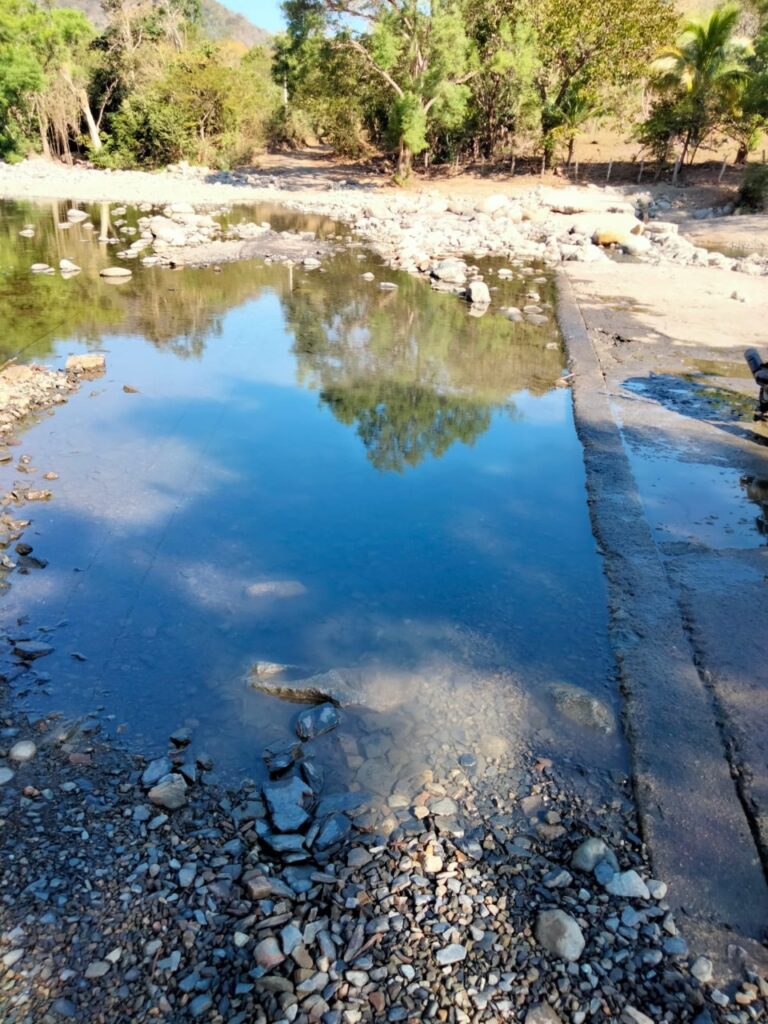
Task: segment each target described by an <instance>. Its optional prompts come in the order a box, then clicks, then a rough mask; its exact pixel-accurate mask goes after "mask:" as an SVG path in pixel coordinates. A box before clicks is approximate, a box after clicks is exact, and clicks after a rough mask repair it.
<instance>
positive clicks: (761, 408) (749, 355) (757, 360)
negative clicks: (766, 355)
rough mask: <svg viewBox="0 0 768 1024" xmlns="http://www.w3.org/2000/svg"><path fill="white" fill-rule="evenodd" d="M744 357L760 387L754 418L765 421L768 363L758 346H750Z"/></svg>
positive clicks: (766, 413) (767, 400)
mask: <svg viewBox="0 0 768 1024" xmlns="http://www.w3.org/2000/svg"><path fill="white" fill-rule="evenodd" d="M744 358H745V360H746V362H747V366H748V367H749V368H750V370H751V371H752V376H753V377H754V378H755V383H756V384H757V386H758V387H759V388H760V394H759V395H758V399H757V407H756V408H755V415H754V418H755V420H760V421H764V420H765V419H766V418H768V363H766V362H763V357H762V356H761V355H760V353H759V352H758V351H757V349H756V348H748V349H747V350H746V352H745V353H744Z"/></svg>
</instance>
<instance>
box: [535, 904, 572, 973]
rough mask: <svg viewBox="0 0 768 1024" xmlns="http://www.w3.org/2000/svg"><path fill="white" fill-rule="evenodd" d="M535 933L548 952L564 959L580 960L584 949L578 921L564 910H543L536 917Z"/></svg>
mask: <svg viewBox="0 0 768 1024" xmlns="http://www.w3.org/2000/svg"><path fill="white" fill-rule="evenodd" d="M535 935H536V941H537V942H538V943H540V945H542V946H543V947H544V948H545V949H546V950H547V952H549V953H552V954H553V955H554V956H559V957H560V958H561V959H563V960H569V961H571V962H573V961H575V960H578V959H579V957H580V956H581V954H582V952H583V951H584V936H583V934H582V931H581V928H580V927H579V924H578V921H576V920H575V918H573V917H571V915H570V914H566V913H565V911H564V910H543V911H542V912H541V913H540V914H539V916H538V917H537V918H536V930H535Z"/></svg>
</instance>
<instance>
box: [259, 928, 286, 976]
mask: <svg viewBox="0 0 768 1024" xmlns="http://www.w3.org/2000/svg"><path fill="white" fill-rule="evenodd" d="M254 957H255V959H256V963H257V964H258V965H259V967H263V968H264V969H265V970H267V971H270V970H272V968H273V967H277V966H278V965H279V964H281V963H282V962H283V960H285V954H284V953H283V952H282V950H281V949H280V946H279V944H278V941H277V939H276V938H274V936H270V937H269V938H267V939H262V940H261V942H259V943H258V944H257V946H256V949H255V950H254Z"/></svg>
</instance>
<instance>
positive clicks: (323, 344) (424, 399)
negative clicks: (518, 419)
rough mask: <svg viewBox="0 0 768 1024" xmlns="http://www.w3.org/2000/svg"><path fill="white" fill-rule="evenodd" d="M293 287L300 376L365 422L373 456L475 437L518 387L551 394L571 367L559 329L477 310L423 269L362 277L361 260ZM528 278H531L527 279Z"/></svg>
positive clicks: (409, 457)
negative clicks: (376, 278) (382, 278)
mask: <svg viewBox="0 0 768 1024" xmlns="http://www.w3.org/2000/svg"><path fill="white" fill-rule="evenodd" d="M345 263H346V265H347V266H346V272H339V273H334V274H331V273H328V274H325V275H322V276H321V275H313V276H312V277H310V278H309V279H308V280H301V281H300V282H299V283H298V285H297V287H296V288H295V289H294V290H292V291H286V292H284V295H283V303H284V306H285V309H286V314H287V318H288V322H289V324H290V326H291V328H292V330H293V332H294V335H295V344H294V352H295V353H296V356H297V359H298V368H297V374H298V379H299V381H300V383H302V384H305V385H306V386H308V387H311V388H315V389H316V390H317V391H318V393H319V395H320V399H321V401H323V402H325V403H326V404H327V405H328V406H329V408H330V409H331V410H332V412H333V414H334V415H335V416H336V418H337V419H338V420H339V421H340V422H342V423H345V424H347V425H349V426H352V425H354V426H356V430H357V433H358V436H359V437H360V439H361V440H362V442H363V444H364V445H365V447H366V448H367V450H368V456H369V458H370V460H371V462H372V463H373V464H374V465H375V466H376V467H377V468H378V469H382V470H398V471H402V470H403V469H404V468H405V467H406V466H415V465H417V464H418V463H419V462H421V461H422V459H424V458H426V457H427V456H430V455H431V456H433V457H435V458H439V457H440V456H441V455H443V454H444V453H445V452H446V451H447V450H448V448H450V447H451V445H453V444H454V443H455V442H457V441H461V442H463V443H464V444H472V443H473V442H474V441H475V440H476V439H477V438H478V437H480V436H481V435H482V434H483V433H484V432H485V431H486V430H487V429H488V427H489V426H490V423H491V418H492V415H493V412H494V410H496V409H501V408H504V409H506V410H507V411H508V412H510V413H514V404H513V403H512V402H510V399H509V396H510V395H511V394H512V393H514V392H516V391H522V390H529V391H532V392H534V393H541V392H543V391H545V390H548V388H549V387H551V385H552V383H553V382H554V380H555V379H556V378H557V377H558V376H559V374H560V369H561V362H560V354H559V352H558V351H552V350H548V349H547V348H546V347H545V343H546V342H547V341H548V340H550V338H551V336H548V335H547V334H546V333H542V331H541V329H539V328H534V327H531V326H529V325H515V326H514V327H513V325H511V324H510V322H509V321H507V320H505V319H503V318H501V317H498V316H487V317H484V318H483V319H476V318H473V317H470V316H468V313H467V309H466V307H465V306H464V305H463V304H462V303H460V302H458V301H456V299H454V298H451V297H448V296H445V295H439V294H436V293H435V292H433V291H431V290H430V289H429V288H426V287H425V286H424V283H423V282H422V281H419V280H416V279H411V278H407V279H405V278H404V279H402V281H401V285H400V288H399V289H398V290H397V291H396V292H384V291H381V290H379V289H377V288H376V287H375V286H374V285H370V284H363V285H362V286H361V285H360V283H359V281H358V280H357V278H358V276H359V268H358V266H357V264H356V263H355V261H352V260H344V259H343V258H342V259H340V260H339V264H340V271H341V269H342V267H343V265H344V264H345ZM523 287H525V285H523Z"/></svg>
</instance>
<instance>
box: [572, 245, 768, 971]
mask: <svg viewBox="0 0 768 1024" xmlns="http://www.w3.org/2000/svg"><path fill="white" fill-rule="evenodd" d="M613 270H614V274H613V275H609V274H602V275H597V276H595V275H593V274H591V272H590V270H589V269H585V268H583V267H581V266H574V267H568V268H566V269H565V270H564V271H562V273H561V278H560V284H561V288H560V302H559V314H560V320H561V326H562V328H563V332H564V335H565V339H566V342H567V345H568V349H569V354H570V358H571V363H572V370H573V371H574V374H575V378H574V403H575V410H576V419H577V427H578V430H579V433H580V436H581V438H582V441H583V443H584V447H585V462H586V467H587V477H588V488H589V500H590V505H591V510H592V518H593V527H594V530H595V534H596V536H597V538H598V541H599V543H600V544H601V546H602V548H603V550H604V554H605V571H606V576H607V578H608V583H609V594H610V600H611V614H612V642H613V646H614V652H615V655H616V658H617V662H618V664H619V669H620V674H621V681H622V686H623V689H624V695H625V729H626V732H627V735H628V737H629V740H630V744H631V748H632V756H633V762H634V773H635V780H636V791H637V798H638V804H639V808H640V813H641V820H642V823H643V830H644V836H645V838H646V840H647V842H648V844H649V848H650V852H651V856H652V859H653V862H654V866H655V868H656V870H657V873H658V874H659V876H660V877H663V878H665V879H667V880H668V881H669V882H670V898H671V900H672V902H673V904H674V906H675V908H676V909H677V910H678V912H679V913H681V914H682V915H683V916H682V920H683V922H687V925H685V926H686V927H687V931H688V934H689V936H690V937H691V939H692V940H693V941H694V944H695V945H697V946H698V947H699V948H700V949H706V950H707V951H709V952H710V953H712V954H714V955H715V956H716V957H717V958H718V960H719V961H720V962H721V963H723V962H725V961H727V960H728V959H729V957H730V959H731V961H733V958H734V956H735V957H736V958H737V959H738V957H739V956H743V955H744V954H743V953H740V952H739V950H747V951H748V956H749V957H751V958H753V959H754V960H757V961H761V960H762V962H763V963H765V962H768V955H767V954H766V949H765V946H764V945H763V943H764V942H765V940H766V937H767V936H766V927H767V926H768V886H767V885H766V868H768V857H766V851H768V842H767V839H768V816H767V812H768V666H767V665H766V651H767V650H768V601H767V600H766V597H767V596H768V590H766V579H768V547H766V536H764V535H763V534H762V533H761V522H762V515H763V512H764V510H765V508H764V506H763V505H762V504H761V502H760V500H759V499H760V498H761V497H762V496H763V492H762V490H761V489H760V486H759V484H756V483H755V482H754V481H753V483H752V484H749V483H747V478H756V479H757V480H759V479H761V478H763V477H764V478H766V479H768V447H766V443H768V430H764V428H763V427H761V426H758V427H754V426H753V424H752V423H751V415H750V410H751V406H752V404H753V400H754V397H755V391H756V389H755V388H754V385H753V383H752V381H751V379H750V378H749V377H748V375H747V374H746V373H745V370H746V367H744V365H743V362H742V352H743V349H744V348H745V347H746V346H747V345H748V344H754V343H755V342H757V341H759V336H760V332H761V330H762V328H763V325H764V324H765V322H766V321H765V317H763V316H762V315H761V316H756V315H755V312H756V308H758V309H762V306H763V305H764V304H765V303H767V302H768V288H767V287H766V284H765V282H764V281H759V282H750V285H754V286H755V287H754V288H753V289H750V296H751V298H748V299H747V301H746V302H744V303H742V302H739V301H736V300H730V299H729V300H726V299H725V298H724V297H723V296H721V295H720V293H721V292H722V289H723V288H724V287H725V286H726V285H727V283H728V282H724V281H723V280H722V279H720V274H719V272H713V271H706V270H705V271H703V274H704V275H708V276H702V274H701V273H699V272H698V271H695V272H692V273H691V274H682V275H679V276H677V275H676V280H675V282H674V285H673V287H674V288H676V289H677V294H678V305H679V308H680V316H679V317H678V318H677V319H676V318H675V317H674V315H673V312H672V309H673V298H672V296H671V295H670V291H669V290H670V286H671V285H670V281H669V274H668V268H645V267H643V268H639V267H636V266H626V267H622V266H620V265H614V267H613ZM638 270H642V271H643V273H642V274H640V275H638V274H637V271H638ZM713 274H714V275H715V276H714V277H713V276H712V275H713ZM731 280H733V277H731ZM617 293H618V294H620V295H621V301H619V302H617V301H616V295H617ZM657 293H660V294H661V295H662V296H663V298H662V300H661V306H662V307H666V308H662V309H661V310H659V309H657V308H656V304H655V303H656V295H657ZM707 294H709V296H710V297H709V298H707ZM714 296H717V297H718V298H717V301H715V300H714ZM734 338H735V343H734ZM697 339H698V340H697ZM726 341H728V344H726ZM765 497H766V502H768V485H766V492H765Z"/></svg>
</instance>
